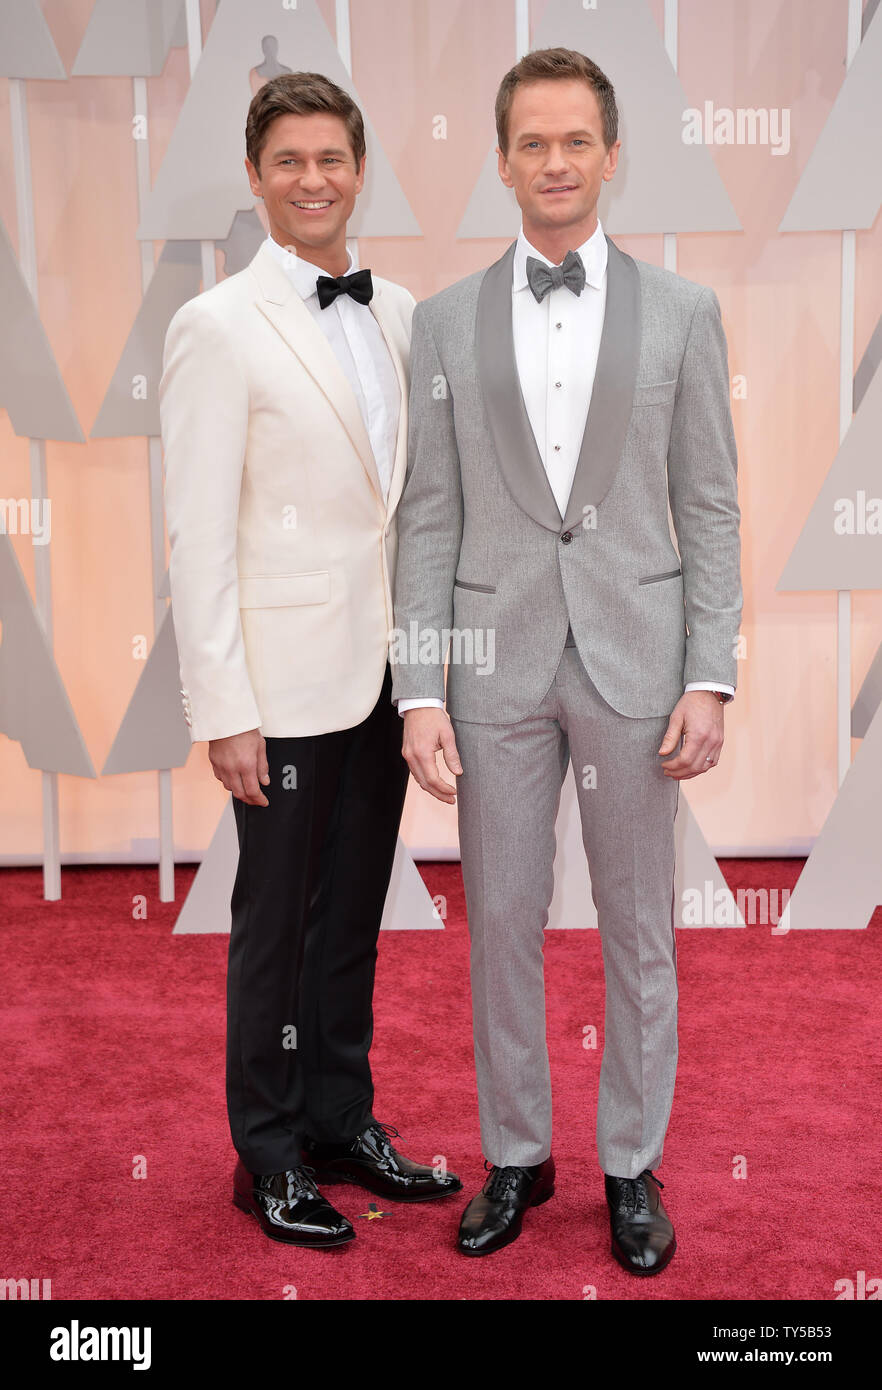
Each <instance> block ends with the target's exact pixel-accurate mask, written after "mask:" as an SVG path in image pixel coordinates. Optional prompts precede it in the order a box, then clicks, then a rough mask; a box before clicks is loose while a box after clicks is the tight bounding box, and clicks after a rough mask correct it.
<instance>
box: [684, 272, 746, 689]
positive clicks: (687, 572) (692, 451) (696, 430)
mask: <svg viewBox="0 0 882 1390" xmlns="http://www.w3.org/2000/svg"><path fill="white" fill-rule="evenodd" d="M668 495H669V498H670V503H671V516H672V518H673V522H674V529H675V531H676V533H677V543H678V546H679V550H680V564H681V569H682V571H683V595H684V601H685V606H686V626H687V629H688V636H687V639H686V664H685V670H684V683H685V684H689V683H690V682H691V681H712V682H718V683H721V684H724V685H730V686H732V687H733V688H734V687H735V686H736V685H737V662H736V655H735V647H736V640H737V636H738V626H739V622H740V619H741V603H742V594H741V576H740V549H741V547H740V539H739V521H740V511H739V508H738V486H737V457H736V448H735V432H734V430H733V427H732V413H731V409H730V406H729V366H728V354H727V348H726V335H725V333H724V331H723V322H722V317H721V314H720V304H719V300H718V299H717V296H716V294H715V293H714V291H713V290H712V289H710V288H708V287H705V288H704V289H703V290H702V293H701V294H700V295H699V297H698V299H697V301H696V304H695V308H694V311H693V315H692V322H691V325H690V328H689V334H688V337H687V341H686V348H685V351H684V354H683V360H682V363H681V366H680V375H679V381H678V385H677V394H676V397H675V401H674V413H673V418H672V421H671V435H670V443H669V446H668Z"/></svg>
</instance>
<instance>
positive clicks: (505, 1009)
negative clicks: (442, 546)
mask: <svg viewBox="0 0 882 1390" xmlns="http://www.w3.org/2000/svg"><path fill="white" fill-rule="evenodd" d="M452 722H453V726H454V731H455V734H456V740H457V746H458V748H459V753H460V757H461V759H462V766H463V772H462V775H461V776H460V778H459V779H458V796H457V800H458V812H459V834H460V850H461V855H462V872H463V880H464V884H465V895H466V905H467V908H468V919H469V930H470V933H471V981H472V1007H473V1018H474V1037H475V1065H476V1072H477V1081H478V1100H479V1108H480V1116H481V1141H482V1146H483V1150H484V1155H485V1157H486V1158H487V1159H489V1161H490V1162H491V1163H493V1164H497V1165H499V1166H509V1165H518V1166H527V1165H531V1164H536V1163H541V1162H542V1161H543V1160H544V1159H546V1158H547V1157H548V1155H549V1154H550V1152H551V1081H550V1075H549V1066H548V1048H547V1043H546V1030H545V980H544V969H543V944H544V928H545V925H546V923H547V921H548V908H549V904H550V902H551V897H552V892H553V888H554V870H553V865H554V855H555V848H556V843H555V834H554V826H555V819H556V816H557V811H558V806H559V803H560V792H561V786H562V783H563V779H564V776H565V774H566V770H567V765H568V762H569V761H570V759H572V762H573V770H574V773H575V779H576V786H577V789H578V796H579V810H580V815H581V821H582V837H583V841H584V845H585V853H586V856H587V859H588V867H589V870H590V874H591V886H592V892H593V897H594V903H595V906H596V908H597V916H598V925H599V928H600V935H601V944H602V951H603V963H604V973H605V978H606V1013H605V1022H604V1048H603V1061H602V1064H601V1069H600V1085H599V1092H598V1100H597V1153H598V1158H599V1161H600V1166H601V1168H602V1169H603V1171H604V1172H605V1173H610V1174H613V1175H614V1176H616V1177H624V1178H632V1177H636V1176H638V1175H639V1174H640V1173H641V1172H642V1171H643V1169H644V1168H657V1167H658V1166H659V1165H660V1164H661V1160H662V1147H663V1143H664V1136H665V1131H666V1128H667V1124H668V1119H669V1117H670V1112H671V1105H672V1102H673V1095H674V1079H675V1074H676V1067H677V950H676V942H675V936H674V911H673V899H674V886H673V878H674V817H675V815H676V811H677V801H678V795H679V783H678V782H676V781H674V780H673V779H671V778H668V777H665V776H664V774H663V773H662V771H661V759H660V758H659V757H658V753H657V750H658V747H659V744H660V743H661V741H662V738H663V736H664V732H665V729H666V728H667V722H668V721H667V717H666V716H661V717H655V718H650V719H632V718H627V717H626V716H624V715H621V714H619V713H617V711H615V710H614V709H613V708H612V707H611V706H610V705H609V704H607V703H606V701H605V700H604V699H602V697H601V696H600V695H599V694H598V692H597V690H596V688H595V686H594V684H593V682H592V681H591V680H590V678H589V676H588V674H587V672H586V671H585V668H584V666H583V664H582V662H581V660H580V658H579V654H578V651H577V649H576V647H575V646H567V647H565V648H564V650H563V653H562V656H561V660H560V665H559V667H558V669H557V673H556V675H555V677H554V680H553V681H552V684H551V687H550V689H549V690H548V692H547V694H546V695H545V697H544V699H543V700H542V702H541V704H540V705H539V707H538V708H537V709H536V710H535V711H534V712H533V713H532V714H531V715H530V716H529V717H528V718H526V719H522V720H520V721H519V722H517V723H513V724H475V723H470V722H466V721H464V720H461V719H454V720H453V721H452ZM585 1007H586V1020H587V1021H591V1020H592V1019H593V1018H594V1017H596V1014H595V1013H594V1009H595V1001H592V1000H586V1001H585ZM579 1044H580V1040H579V1039H578V1038H574V1039H573V1047H577V1046H579Z"/></svg>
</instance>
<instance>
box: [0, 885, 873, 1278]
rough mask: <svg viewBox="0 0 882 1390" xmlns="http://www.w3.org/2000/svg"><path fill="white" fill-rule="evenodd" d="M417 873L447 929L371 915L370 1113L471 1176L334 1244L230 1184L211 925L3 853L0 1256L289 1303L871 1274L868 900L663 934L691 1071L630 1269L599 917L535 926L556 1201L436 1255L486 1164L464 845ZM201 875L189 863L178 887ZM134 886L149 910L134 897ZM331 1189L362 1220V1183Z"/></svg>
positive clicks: (427, 1155) (219, 959) (55, 1270)
mask: <svg viewBox="0 0 882 1390" xmlns="http://www.w3.org/2000/svg"><path fill="white" fill-rule="evenodd" d="M722 867H723V870H724V872H725V874H726V877H727V879H728V881H729V883H730V885H731V886H732V887H733V888H736V887H739V886H744V887H746V886H750V887H759V886H761V885H762V884H763V881H764V879H766V880H767V881H768V882H769V883H772V884H775V885H782V884H788V885H792V884H793V883H794V882H795V880H796V877H797V876H798V873H799V869H800V863H799V862H798V861H784V862H781V861H777V862H774V863H773V862H771V861H759V862H757V861H754V862H752V863H751V862H748V861H738V860H732V861H724V862H723V865H722ZM423 873H424V877H425V879H426V881H427V883H428V885H429V887H430V889H431V891H432V892H433V893H437V892H442V893H445V894H446V895H447V898H448V910H449V918H448V923H447V930H446V931H445V932H413V933H403V932H402V933H397V932H396V933H391V932H386V933H383V936H382V938H381V953H380V964H379V970H378V982H377V998H376V1041H375V1044H374V1050H373V1054H372V1056H373V1064H374V1074H375V1079H376V1084H377V1097H376V1103H375V1107H374V1110H375V1114H376V1115H377V1117H378V1118H379V1119H381V1120H384V1121H387V1122H389V1123H392V1124H394V1125H396V1126H397V1127H398V1128H399V1130H400V1131H401V1135H402V1140H401V1147H402V1148H403V1149H404V1150H405V1151H406V1152H407V1153H409V1154H411V1155H413V1156H414V1157H415V1158H420V1159H423V1160H430V1159H432V1158H433V1157H434V1156H435V1155H436V1154H439V1153H444V1154H446V1155H447V1158H448V1162H449V1166H450V1167H451V1168H452V1169H453V1170H454V1171H455V1172H457V1173H459V1174H460V1176H461V1177H462V1179H463V1181H464V1183H465V1187H466V1191H465V1193H463V1194H460V1195H458V1196H457V1197H455V1198H452V1199H450V1201H449V1202H444V1203H441V1204H440V1205H439V1204H427V1205H423V1206H419V1207H415V1208H414V1207H410V1208H408V1207H404V1206H395V1205H394V1204H386V1205H385V1207H383V1210H384V1214H383V1216H382V1217H380V1218H379V1219H374V1220H367V1219H365V1220H356V1221H355V1225H356V1227H357V1232H358V1238H357V1239H356V1240H355V1241H353V1242H351V1243H350V1244H349V1245H347V1246H345V1247H343V1248H341V1249H340V1250H338V1251H326V1252H304V1251H299V1250H288V1249H285V1248H284V1247H282V1246H278V1245H275V1244H272V1243H271V1242H270V1241H268V1240H267V1239H266V1238H265V1237H264V1236H263V1235H262V1233H261V1232H260V1230H259V1229H258V1227H257V1224H256V1222H254V1221H253V1220H252V1219H251V1218H249V1217H247V1216H245V1215H244V1214H243V1213H241V1212H239V1211H237V1210H235V1209H234V1208H233V1206H232V1205H231V1202H230V1184H231V1176H232V1168H233V1161H234V1154H233V1150H232V1147H231V1144H230V1140H229V1133H228V1130H227V1125H226V1112H225V1108H224V1086H223V1069H224V977H225V967H226V950H227V938H226V937H223V936H209V937H198V936H184V937H173V936H172V935H171V926H172V923H173V920H174V917H175V915H176V912H177V911H178V906H179V905H175V904H170V905H161V904H159V903H158V901H157V900H156V897H155V891H156V874H155V872H154V871H153V870H148V869H144V868H134V869H108V870H94V869H82V870H65V872H64V879H63V887H64V894H65V896H64V899H63V900H62V902H60V903H44V902H43V901H42V900H41V899H40V891H41V886H40V885H41V877H40V874H39V872H38V871H37V870H29V869H20V870H19V869H16V870H4V871H2V872H0V893H2V901H3V916H2V921H3V926H2V931H3V940H2V946H3V960H4V976H5V984H4V990H3V999H2V1017H3V1035H2V1047H3V1056H4V1060H5V1066H4V1083H3V1092H4V1094H3V1101H2V1136H3V1175H4V1200H3V1215H2V1227H3V1236H2V1256H3V1257H2V1268H0V1276H2V1277H4V1278H6V1277H14V1278H40V1279H46V1278H51V1280H52V1297H53V1299H66V1298H72V1299H79V1298H101V1299H274V1300H278V1299H280V1298H283V1297H285V1296H286V1295H285V1293H284V1290H285V1289H286V1288H287V1287H289V1286H292V1285H293V1286H294V1287H296V1289H297V1296H298V1297H299V1298H305V1299H420V1300H424V1299H469V1300H472V1299H514V1298H517V1299H581V1298H584V1297H585V1296H586V1291H587V1290H589V1289H594V1290H596V1296H597V1297H598V1298H602V1299H623V1298H626V1299H634V1298H638V1299H699V1298H714V1299H742V1298H747V1299H755V1298H758V1299H774V1300H779V1299H791V1298H795V1299H809V1298H820V1299H825V1300H830V1299H833V1298H835V1296H836V1289H835V1285H836V1283H837V1281H838V1280H846V1279H851V1280H856V1279H857V1278H858V1271H861V1270H862V1271H865V1275H866V1278H867V1279H869V1278H872V1277H875V1276H878V1275H880V1274H882V1268H880V1267H879V1200H878V1192H879V1137H880V1096H882V1084H880V1083H882V1066H880V1058H879V1004H878V1000H879V981H880V978H882V930H880V928H882V912H880V911H877V912H876V914H875V917H874V919H873V922H872V924H871V926H870V928H869V929H868V930H867V931H863V932H846V931H843V932H838V931H830V932H793V933H791V934H790V935H787V936H782V937H774V936H771V935H770V932H769V928H768V927H747V928H744V929H731V930H726V929H719V930H692V931H680V932H679V934H678V952H679V967H680V999H681V1014H680V1066H679V1072H678V1078H677V1092H676V1096H675V1100H674V1112H673V1118H672V1122H671V1126H670V1129H669V1131H668V1140H667V1145H666V1150H665V1161H664V1165H663V1167H662V1168H661V1169H660V1170H659V1176H660V1177H661V1179H662V1181H664V1182H665V1184H666V1188H665V1194H664V1196H665V1201H666V1204H667V1206H668V1209H669V1211H670V1213H671V1215H672V1217H673V1219H674V1222H675V1224H676V1227H677V1234H678V1240H679V1247H680V1248H679V1250H678V1253H677V1255H676V1256H675V1258H674V1261H673V1263H672V1265H671V1266H670V1268H669V1269H668V1270H667V1271H665V1272H664V1273H663V1274H661V1275H660V1276H658V1277H657V1278H655V1279H650V1280H637V1279H635V1278H633V1276H629V1275H628V1274H626V1273H625V1272H624V1271H623V1270H620V1269H619V1267H618V1266H617V1265H616V1264H615V1263H614V1261H613V1260H612V1259H611V1257H610V1255H609V1253H608V1231H607V1223H606V1209H605V1205H604V1201H603V1186H602V1177H601V1175H600V1171H599V1168H598V1165H597V1157H596V1152H595V1148H594V1112H595V1104H596V1095H597V1076H598V1069H599V1065H600V1052H599V1049H598V1050H597V1051H589V1050H586V1049H585V1048H584V1047H583V1045H582V1044H583V1037H584V1033H583V1030H584V1029H585V1027H586V1026H587V1025H591V1024H593V1025H595V1026H596V1027H597V1029H598V1033H599V1035H600V1036H601V1037H602V1023H603V991H602V972H601V959H600V942H599V938H598V935H597V933H596V932H549V933H548V936H547V948H546V961H547V971H546V978H547V986H548V1001H549V1042H550V1047H551V1055H552V1071H553V1079H554V1086H555V1157H556V1160H557V1165H558V1190H557V1195H556V1196H555V1198H554V1199H553V1200H552V1201H551V1202H549V1203H547V1205H545V1206H543V1207H542V1208H540V1209H538V1210H537V1211H535V1212H533V1213H531V1214H530V1215H529V1216H528V1218H527V1220H526V1222H525V1225H524V1232H523V1234H522V1236H521V1238H520V1239H519V1240H518V1241H517V1242H516V1243H515V1244H514V1245H512V1246H511V1247H510V1248H509V1249H507V1250H505V1251H502V1252H500V1253H499V1254H497V1255H495V1256H491V1257H488V1258H487V1259H482V1260H466V1259H465V1258H464V1257H462V1256H461V1255H459V1254H458V1253H457V1252H456V1250H455V1249H453V1248H452V1242H453V1239H454V1236H455V1232H456V1227H457V1223H458V1219H459V1214H460V1211H461V1208H462V1206H463V1205H464V1202H465V1200H466V1199H467V1198H468V1197H470V1196H471V1195H472V1194H473V1193H474V1192H475V1191H476V1190H477V1189H478V1187H479V1186H480V1184H481V1182H482V1181H483V1169H482V1163H481V1154H480V1141H479V1136H478V1119H477V1106H476V1100H475V1089H474V1081H473V1074H472V1054H471V1032H470V1018H469V993H468V955H467V952H468V938H467V931H466V927H465V921H464V908H463V898H462V890H461V886H460V876H459V866H458V865H427V866H424V868H423ZM191 874H192V870H184V871H180V872H179V874H178V889H179V894H180V898H181V899H182V898H183V896H184V893H185V892H186V889H187V888H188V887H189V882H190V877H191ZM140 893H146V894H147V897H148V917H147V920H146V921H139V920H133V918H132V899H133V896H134V895H136V894H140ZM739 1156H741V1158H742V1159H743V1160H745V1162H746V1174H747V1176H746V1178H745V1179H738V1180H736V1179H734V1178H733V1176H732V1172H733V1164H734V1163H735V1162H736V1161H737V1159H738V1157H739ZM139 1163H141V1164H143V1165H145V1166H146V1177H144V1178H142V1179H135V1178H133V1176H132V1174H133V1171H134V1170H135V1169H136V1167H137V1165H138V1164H139ZM328 1193H329V1195H330V1196H331V1198H332V1200H336V1201H337V1203H338V1205H339V1206H340V1207H341V1209H342V1210H343V1211H345V1212H346V1214H347V1215H349V1216H350V1217H353V1218H354V1217H357V1216H358V1214H360V1213H366V1212H367V1211H368V1209H369V1204H370V1203H371V1201H374V1200H375V1199H374V1198H372V1197H371V1195H370V1194H369V1193H367V1192H364V1191H362V1190H361V1189H356V1188H340V1187H334V1188H329V1189H328ZM377 1204H378V1205H381V1206H382V1204H380V1203H379V1201H378V1199H377ZM288 1296H291V1295H290V1291H289V1295H288Z"/></svg>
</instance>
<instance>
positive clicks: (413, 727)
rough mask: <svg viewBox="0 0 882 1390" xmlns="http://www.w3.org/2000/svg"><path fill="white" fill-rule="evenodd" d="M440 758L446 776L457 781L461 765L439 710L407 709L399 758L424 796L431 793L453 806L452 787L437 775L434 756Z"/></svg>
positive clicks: (449, 725)
mask: <svg viewBox="0 0 882 1390" xmlns="http://www.w3.org/2000/svg"><path fill="white" fill-rule="evenodd" d="M439 749H440V750H441V752H442V753H443V754H444V762H445V764H446V765H447V770H448V772H452V773H453V775H454V777H458V776H459V775H460V773H461V772H462V763H461V762H460V760H459V753H458V752H457V751H456V738H455V736H454V733H453V725H452V724H451V722H450V720H449V719H448V717H447V714H446V713H445V712H444V710H443V709H436V708H434V707H430V708H428V709H409V710H408V711H407V713H406V714H405V716H404V739H403V743H402V747H401V753H402V756H403V758H404V760H405V762H406V763H407V765H408V767H409V768H410V770H411V772H412V773H413V776H414V777H415V778H416V780H417V781H418V782H419V784H420V786H421V787H422V789H423V791H424V792H431V794H432V796H435V797H437V798H438V800H439V801H446V802H447V804H448V806H453V805H454V804H455V802H456V787H455V786H451V784H450V783H449V782H446V781H445V780H444V779H443V778H442V777H439V775H438V765H437V763H436V762H435V754H436V753H437V752H438V750H439Z"/></svg>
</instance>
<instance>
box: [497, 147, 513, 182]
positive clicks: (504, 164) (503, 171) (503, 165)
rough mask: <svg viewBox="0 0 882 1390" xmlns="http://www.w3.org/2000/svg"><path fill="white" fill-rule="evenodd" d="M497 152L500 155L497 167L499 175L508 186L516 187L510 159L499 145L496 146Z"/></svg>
mask: <svg viewBox="0 0 882 1390" xmlns="http://www.w3.org/2000/svg"><path fill="white" fill-rule="evenodd" d="M496 153H497V155H498V156H499V163H498V165H497V168H498V170H499V177H500V178H501V179H502V182H503V183H504V184H505V186H506V188H514V179H513V178H512V176H511V174H510V173H509V168H508V160H507V159H506V157H505V155H504V154H503V153H502V150H501V149H500V148H499V146H498V145H497V146H496Z"/></svg>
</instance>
